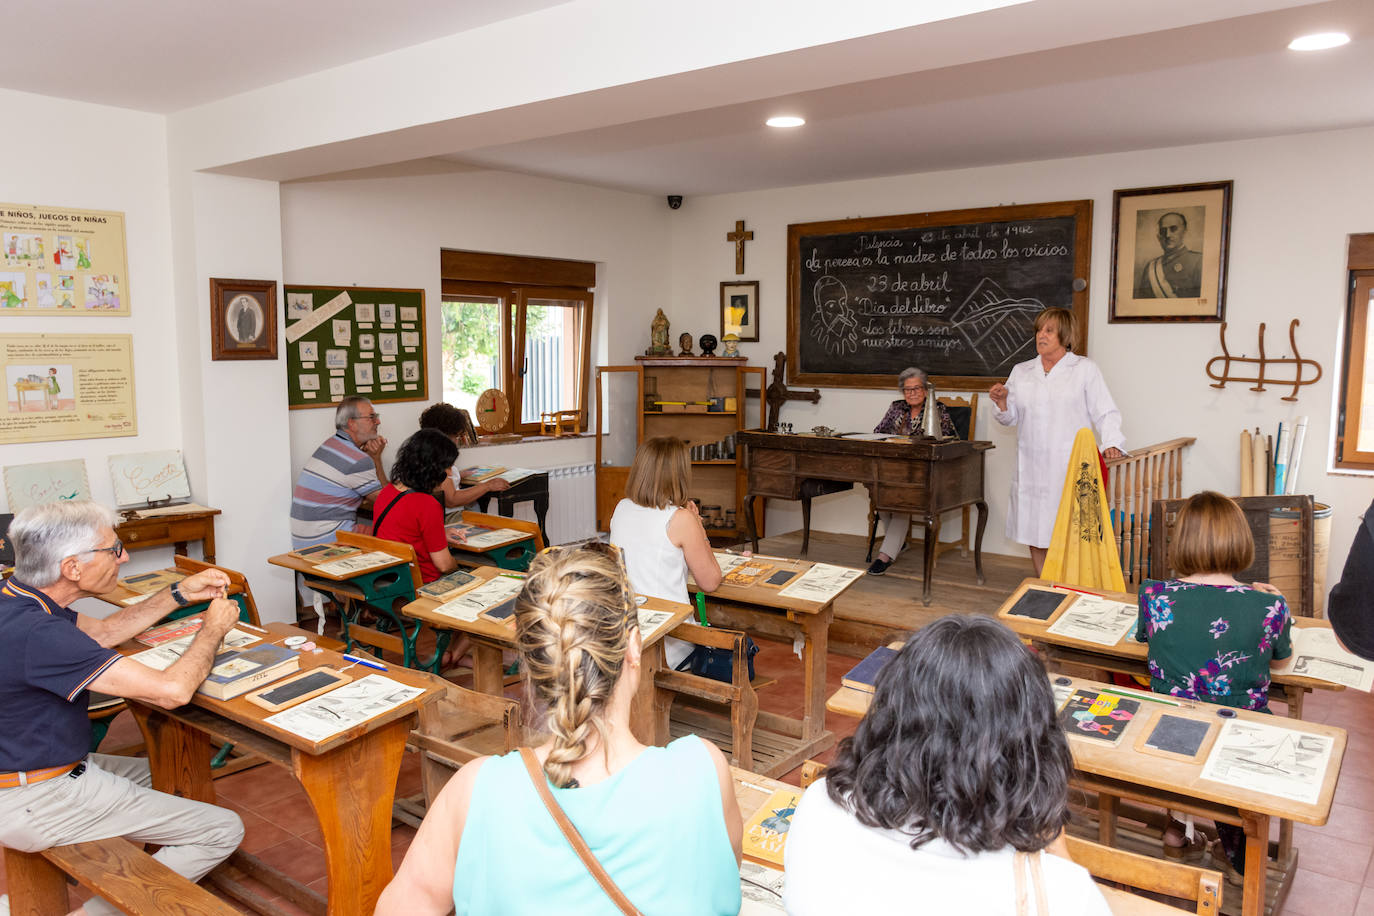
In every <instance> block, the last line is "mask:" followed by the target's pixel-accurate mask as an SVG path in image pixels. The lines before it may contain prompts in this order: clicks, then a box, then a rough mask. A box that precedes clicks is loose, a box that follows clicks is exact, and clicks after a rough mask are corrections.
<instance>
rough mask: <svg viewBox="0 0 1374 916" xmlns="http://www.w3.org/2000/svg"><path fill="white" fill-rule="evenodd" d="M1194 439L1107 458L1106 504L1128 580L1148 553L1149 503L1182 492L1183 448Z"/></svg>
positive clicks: (1141, 573)
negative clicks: (1110, 511)
mask: <svg viewBox="0 0 1374 916" xmlns="http://www.w3.org/2000/svg"><path fill="white" fill-rule="evenodd" d="M1196 441H1197V439H1195V438H1193V437H1191V436H1190V437H1187V438H1183V439H1170V440H1169V441H1168V442H1160V443H1159V444H1157V445H1150V446H1146V447H1144V448H1138V449H1134V450H1133V451H1132V452H1131V454H1130V455H1128V456H1127V457H1125V458H1112V459H1110V460H1108V461H1107V504H1108V506H1109V507H1110V508H1111V510H1112V534H1113V536H1114V537H1115V538H1116V550H1117V556H1119V557H1120V558H1121V572H1122V574H1123V575H1124V576H1125V577H1126V581H1127V582H1128V583H1135V584H1136V585H1139V584H1140V582H1141V580H1142V579H1144V578H1145V568H1146V563H1147V561H1148V560H1149V556H1150V507H1151V506H1152V505H1154V501H1155V500H1156V499H1178V498H1180V497H1182V496H1183V495H1184V494H1183V450H1184V449H1185V448H1187V447H1188V446H1190V445H1192V444H1193V443H1194V442H1196Z"/></svg>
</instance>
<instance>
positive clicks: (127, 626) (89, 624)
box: [0, 501, 243, 916]
mask: <svg viewBox="0 0 1374 916" xmlns="http://www.w3.org/2000/svg"><path fill="white" fill-rule="evenodd" d="M114 523H115V517H114V513H113V512H111V511H110V510H109V509H107V508H105V507H104V506H101V505H99V504H97V503H92V502H84V501H71V502H58V503H51V504H49V505H45V506H31V507H30V508H28V509H25V510H24V511H23V512H20V513H19V514H18V515H17V516H15V519H14V522H13V524H11V525H10V532H9V533H10V537H11V538H12V539H13V542H14V549H15V569H14V577H13V578H11V579H9V580H8V581H7V582H5V583H4V585H3V586H0V845H3V846H8V847H10V848H11V849H20V850H23V851H26V852H37V851H39V850H42V849H49V848H51V847H53V846H65V845H67V844H69V843H79V842H82V841H84V840H99V839H104V838H106V837H112V836H122V837H127V838H128V839H129V840H131V841H132V842H135V843H156V844H158V845H159V846H161V847H162V848H161V849H160V850H159V851H158V852H157V854H156V856H155V858H157V859H159V860H160V861H161V862H162V863H163V864H164V865H166V866H167V867H169V868H171V869H172V870H173V871H175V872H176V873H177V874H180V875H183V876H185V877H187V878H189V879H191V880H192V881H198V880H200V878H201V876H202V875H204V874H205V873H206V872H208V871H210V869H212V868H214V867H215V866H216V865H218V864H219V863H220V862H222V861H223V860H224V859H226V858H227V857H228V856H229V854H230V853H232V852H233V851H234V850H235V849H236V848H237V847H238V845H239V842H240V841H241V840H242V839H243V821H242V820H240V819H239V816H238V815H237V814H235V813H234V812H233V811H230V810H228V809H226V808H220V807H217V806H215V805H207V804H205V803H203V802H198V801H191V800H190V799H186V798H178V797H177V796H175V795H168V794H166V793H164V792H157V791H154V790H153V788H152V774H151V772H150V770H149V767H148V761H147V759H146V758H138V757H112V756H107V755H105V754H93V753H90V749H91V722H90V719H89V718H88V717H87V715H86V712H87V709H88V707H89V703H90V694H89V691H90V690H97V691H100V692H101V693H107V694H110V695H111V696H117V697H126V698H130V699H136V700H140V701H142V702H144V703H148V704H151V705H154V706H160V707H163V708H165V709H175V708H176V707H178V706H183V705H185V704H186V703H187V702H189V701H190V699H191V695H192V694H193V693H194V692H195V690H196V688H197V687H199V686H200V683H201V681H203V680H205V675H206V674H207V673H208V672H209V671H210V665H211V664H212V663H213V661H214V657H215V651H216V650H217V649H218V648H219V644H220V640H221V639H223V637H224V634H225V633H227V632H229V630H230V628H232V627H233V625H234V623H235V621H237V620H238V605H236V604H234V603H233V602H232V601H228V600H226V599H225V597H224V594H225V588H226V587H227V586H228V585H229V577H228V576H226V575H225V574H224V573H223V572H222V571H220V570H218V569H207V570H203V571H202V572H198V573H196V574H195V575H193V576H187V577H186V578H185V579H183V580H181V581H180V582H178V583H176V584H175V585H171V586H168V587H167V588H164V589H162V591H160V592H157V593H156V594H153V595H150V596H148V597H147V598H145V599H144V600H142V601H140V602H138V603H137V604H133V605H130V606H129V607H125V608H121V609H119V610H117V611H115V612H114V613H113V614H110V615H109V616H108V617H105V618H103V619H97V618H94V617H90V616H88V615H86V614H80V613H77V612H76V611H73V610H72V609H71V608H70V607H69V605H70V604H71V603H72V602H73V601H75V600H77V599H78V598H89V597H91V596H93V595H101V594H104V593H106V592H108V591H111V590H112V589H113V588H114V587H115V583H116V581H117V580H118V577H119V567H120V566H121V565H123V564H124V563H127V562H128V560H129V555H128V554H127V553H125V551H124V545H123V544H122V543H120V541H119V538H117V537H116V536H115V533H114ZM195 601H209V602H210V604H209V607H208V608H206V610H205V613H204V615H203V616H204V623H203V624H202V626H201V629H200V631H199V632H198V633H196V635H195V638H194V639H193V640H192V642H191V645H190V647H189V648H188V649H187V650H186V652H185V653H184V654H183V655H182V656H181V658H180V659H178V660H177V661H176V662H173V663H172V665H171V666H170V667H169V668H167V670H166V671H158V670H156V669H154V668H149V667H147V666H146V665H143V664H140V663H139V662H137V661H135V660H134V659H132V658H125V657H124V656H123V655H120V654H119V653H118V652H116V651H115V650H114V648H113V647H114V646H117V645H119V644H121V643H123V642H126V641H127V640H129V639H131V638H133V637H134V636H135V635H137V634H138V633H141V632H142V631H144V630H145V629H147V628H148V627H149V626H151V625H152V624H154V623H156V622H157V621H158V620H160V619H161V618H162V617H164V616H166V615H167V614H168V613H170V612H171V611H173V610H175V609H176V608H178V607H185V606H186V605H187V604H190V603H192V602H195ZM85 911H86V913H88V914H91V916H105V914H113V913H116V912H117V911H116V910H115V909H114V908H112V907H111V906H110V905H109V904H107V903H106V902H105V901H103V900H101V899H99V898H92V899H91V900H89V901H87V902H86V906H85Z"/></svg>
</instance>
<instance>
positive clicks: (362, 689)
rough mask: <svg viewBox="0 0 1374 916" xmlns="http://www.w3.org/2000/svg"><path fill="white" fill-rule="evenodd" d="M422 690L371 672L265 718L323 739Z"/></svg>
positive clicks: (304, 735) (305, 735)
mask: <svg viewBox="0 0 1374 916" xmlns="http://www.w3.org/2000/svg"><path fill="white" fill-rule="evenodd" d="M422 693H424V689H423V688H420V687H411V686H409V685H408V684H402V683H399V682H398V681H393V680H392V679H391V678H389V677H383V676H382V675H380V674H371V675H368V676H367V677H365V678H362V679H360V680H356V681H354V682H353V683H351V684H344V685H343V686H342V687H335V688H334V689H333V690H331V691H329V692H328V693H324V694H320V695H319V696H317V697H315V698H314V699H313V700H306V701H305V702H304V703H302V704H300V705H299V706H293V707H292V708H290V709H287V710H284V711H282V712H279V713H277V714H275V715H271V716H268V717H267V718H266V719H265V720H264V721H265V722H268V723H270V724H272V725H275V726H276V727H277V728H280V729H283V730H285V731H288V732H291V733H292V734H293V735H300V736H301V737H302V738H305V739H306V740H307V741H323V740H325V739H326V738H329V737H332V736H334V735H337V734H338V733H339V732H341V731H345V730H346V729H349V728H352V727H353V726H355V725H357V724H359V723H360V722H366V721H367V720H368V719H372V718H375V717H377V716H380V715H381V714H382V713H384V712H386V711H387V710H389V709H394V708H396V707H397V706H400V705H401V704H402V703H405V702H407V701H409V700H411V699H413V698H414V697H417V696H419V695H420V694H422Z"/></svg>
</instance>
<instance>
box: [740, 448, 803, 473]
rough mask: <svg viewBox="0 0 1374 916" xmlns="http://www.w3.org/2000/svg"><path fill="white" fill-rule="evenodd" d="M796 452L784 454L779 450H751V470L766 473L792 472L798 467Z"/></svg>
mask: <svg viewBox="0 0 1374 916" xmlns="http://www.w3.org/2000/svg"><path fill="white" fill-rule="evenodd" d="M796 458H797V453H796V452H784V451H779V450H778V449H767V448H757V447H755V448H751V449H749V469H750V470H751V471H752V470H754V469H756V468H757V469H759V470H764V471H790V470H792V469H793V468H794V467H796Z"/></svg>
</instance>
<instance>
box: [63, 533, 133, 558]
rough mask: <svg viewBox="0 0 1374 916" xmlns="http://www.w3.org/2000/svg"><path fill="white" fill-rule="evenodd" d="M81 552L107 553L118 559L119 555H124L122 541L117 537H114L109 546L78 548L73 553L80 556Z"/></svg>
mask: <svg viewBox="0 0 1374 916" xmlns="http://www.w3.org/2000/svg"><path fill="white" fill-rule="evenodd" d="M83 553H108V554H109V555H110V556H112V557H114V558H115V559H116V560H118V559H119V558H120V557H121V556H123V555H124V542H123V541H121V540H120V539H119V538H115V542H114V543H113V544H111V545H110V546H109V547H91V548H88V549H86V550H78V551H77V552H76V554H75V555H76V556H81V554H83Z"/></svg>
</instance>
